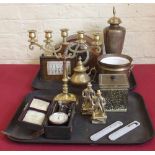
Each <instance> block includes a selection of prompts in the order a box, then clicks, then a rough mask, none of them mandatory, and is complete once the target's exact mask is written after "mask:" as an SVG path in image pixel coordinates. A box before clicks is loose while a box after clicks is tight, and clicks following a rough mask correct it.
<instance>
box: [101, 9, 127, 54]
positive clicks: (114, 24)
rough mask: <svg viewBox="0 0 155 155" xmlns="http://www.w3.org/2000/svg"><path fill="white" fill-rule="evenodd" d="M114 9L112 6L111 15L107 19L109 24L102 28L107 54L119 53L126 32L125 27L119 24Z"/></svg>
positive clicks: (119, 21)
mask: <svg viewBox="0 0 155 155" xmlns="http://www.w3.org/2000/svg"><path fill="white" fill-rule="evenodd" d="M115 14H116V11H115V8H113V15H114V16H113V17H112V18H110V19H109V20H108V23H109V24H110V26H108V27H106V28H105V29H104V32H103V33H104V44H105V51H106V53H107V54H111V53H113V54H121V53H122V49H123V44H124V39H125V34H126V29H125V28H124V27H122V26H120V25H119V24H120V23H121V22H122V21H121V19H120V18H118V17H116V16H115Z"/></svg>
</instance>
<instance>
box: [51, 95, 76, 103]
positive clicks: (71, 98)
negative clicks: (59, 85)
mask: <svg viewBox="0 0 155 155" xmlns="http://www.w3.org/2000/svg"><path fill="white" fill-rule="evenodd" d="M54 101H63V102H65V103H68V102H76V101H77V97H76V96H75V95H74V94H71V93H67V94H66V93H60V94H58V95H56V96H55V97H54Z"/></svg>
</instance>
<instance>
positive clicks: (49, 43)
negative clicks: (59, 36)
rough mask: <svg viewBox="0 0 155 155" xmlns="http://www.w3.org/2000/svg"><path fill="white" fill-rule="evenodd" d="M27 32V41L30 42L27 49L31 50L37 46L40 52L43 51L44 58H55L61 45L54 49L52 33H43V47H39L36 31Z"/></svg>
mask: <svg viewBox="0 0 155 155" xmlns="http://www.w3.org/2000/svg"><path fill="white" fill-rule="evenodd" d="M28 32H29V40H28V42H30V45H29V49H31V50H33V49H34V46H38V47H39V48H40V49H41V50H43V51H44V56H48V57H53V58H55V57H56V56H57V53H58V52H60V51H61V49H62V45H60V46H59V48H57V49H55V44H54V43H53V40H52V31H50V30H47V31H45V40H44V42H45V45H41V44H39V43H38V40H37V38H36V31H35V30H30V31H28Z"/></svg>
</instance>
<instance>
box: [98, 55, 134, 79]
mask: <svg viewBox="0 0 155 155" xmlns="http://www.w3.org/2000/svg"><path fill="white" fill-rule="evenodd" d="M132 61H133V59H132V58H131V57H130V56H128V55H124V54H105V55H102V56H100V57H98V59H97V67H98V72H99V73H100V74H126V75H127V76H129V75H130V71H131V70H132V68H133V65H132Z"/></svg>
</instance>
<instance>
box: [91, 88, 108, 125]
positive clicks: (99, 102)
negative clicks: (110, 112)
mask: <svg viewBox="0 0 155 155" xmlns="http://www.w3.org/2000/svg"><path fill="white" fill-rule="evenodd" d="M105 105H106V101H105V99H104V97H102V94H101V91H100V90H97V93H96V96H94V97H93V112H92V118H91V119H92V123H93V124H105V123H106V119H107V115H106V113H105Z"/></svg>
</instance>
